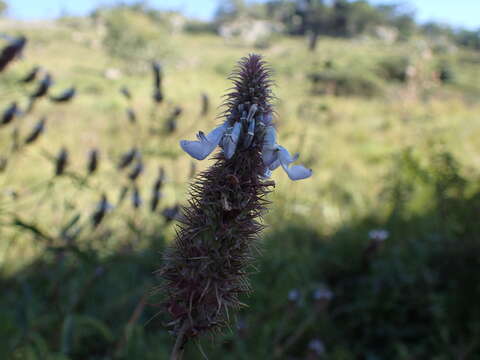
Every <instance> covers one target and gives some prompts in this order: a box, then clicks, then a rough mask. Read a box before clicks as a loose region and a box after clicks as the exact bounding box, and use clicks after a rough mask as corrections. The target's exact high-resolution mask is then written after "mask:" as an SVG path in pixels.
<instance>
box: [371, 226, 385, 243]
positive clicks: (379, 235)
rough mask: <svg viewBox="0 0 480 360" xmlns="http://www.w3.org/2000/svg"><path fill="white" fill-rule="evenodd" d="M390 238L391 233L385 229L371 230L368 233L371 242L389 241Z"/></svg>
mask: <svg viewBox="0 0 480 360" xmlns="http://www.w3.org/2000/svg"><path fill="white" fill-rule="evenodd" d="M389 236H390V233H389V232H388V230H384V229H374V230H370V231H369V233H368V237H369V239H370V240H375V241H379V242H382V241H385V240H387V239H388V237H389Z"/></svg>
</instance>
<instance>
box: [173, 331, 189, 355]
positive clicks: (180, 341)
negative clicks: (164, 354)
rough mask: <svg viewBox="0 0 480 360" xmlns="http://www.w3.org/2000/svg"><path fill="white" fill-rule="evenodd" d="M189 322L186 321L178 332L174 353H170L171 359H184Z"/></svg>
mask: <svg viewBox="0 0 480 360" xmlns="http://www.w3.org/2000/svg"><path fill="white" fill-rule="evenodd" d="M187 327H188V324H187V323H186V322H185V323H184V324H183V325H182V327H181V328H180V330H179V332H178V334H177V340H176V341H175V345H174V346H173V350H172V354H171V355H170V360H182V358H183V350H184V345H185V340H184V338H185V331H186V330H187Z"/></svg>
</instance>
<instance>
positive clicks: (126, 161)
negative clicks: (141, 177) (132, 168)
mask: <svg viewBox="0 0 480 360" xmlns="http://www.w3.org/2000/svg"><path fill="white" fill-rule="evenodd" d="M137 155H138V150H137V148H135V147H133V148H131V149H130V150H128V151H127V152H126V153H124V154H123V155H122V157H121V158H120V162H119V163H118V168H119V169H124V168H126V167H127V166H128V165H130V164H131V163H132V161H133V160H134V159H135V158H136V157H137Z"/></svg>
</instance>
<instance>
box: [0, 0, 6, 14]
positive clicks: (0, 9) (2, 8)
mask: <svg viewBox="0 0 480 360" xmlns="http://www.w3.org/2000/svg"><path fill="white" fill-rule="evenodd" d="M7 9H8V4H7V3H6V2H5V1H4V0H0V16H1V15H3V14H5V12H6V11H7Z"/></svg>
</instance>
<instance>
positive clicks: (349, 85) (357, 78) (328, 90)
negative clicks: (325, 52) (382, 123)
mask: <svg viewBox="0 0 480 360" xmlns="http://www.w3.org/2000/svg"><path fill="white" fill-rule="evenodd" d="M327 64H328V63H327ZM308 79H309V80H310V82H311V91H312V94H316V95H322V94H330V95H335V96H364V97H373V96H376V95H379V94H380V93H381V86H382V85H381V83H380V80H379V79H378V78H377V77H375V75H372V74H369V73H367V72H362V71H359V70H358V69H355V68H354V69H352V68H344V67H342V68H337V67H330V66H324V69H322V70H316V71H315V70H314V71H312V72H310V73H309V74H308Z"/></svg>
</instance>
